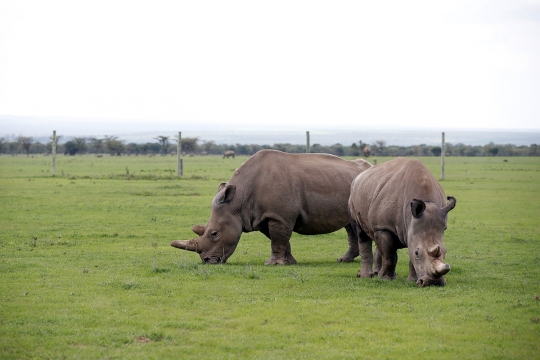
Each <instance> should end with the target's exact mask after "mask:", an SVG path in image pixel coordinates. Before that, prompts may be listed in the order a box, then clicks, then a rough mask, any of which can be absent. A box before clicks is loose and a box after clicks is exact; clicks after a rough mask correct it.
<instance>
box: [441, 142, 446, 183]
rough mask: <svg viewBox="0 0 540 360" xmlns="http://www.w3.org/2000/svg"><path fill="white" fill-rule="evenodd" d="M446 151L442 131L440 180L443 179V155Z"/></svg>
mask: <svg viewBox="0 0 540 360" xmlns="http://www.w3.org/2000/svg"><path fill="white" fill-rule="evenodd" d="M445 153H446V149H445V143H444V133H442V144H441V180H444V155H445Z"/></svg>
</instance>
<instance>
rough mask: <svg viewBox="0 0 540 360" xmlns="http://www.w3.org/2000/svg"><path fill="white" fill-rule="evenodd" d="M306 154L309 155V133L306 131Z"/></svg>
mask: <svg viewBox="0 0 540 360" xmlns="http://www.w3.org/2000/svg"><path fill="white" fill-rule="evenodd" d="M306 152H307V153H308V154H309V152H310V149H309V131H306Z"/></svg>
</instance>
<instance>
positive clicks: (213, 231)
mask: <svg viewBox="0 0 540 360" xmlns="http://www.w3.org/2000/svg"><path fill="white" fill-rule="evenodd" d="M210 236H212V238H217V236H218V232H217V230H212V232H210Z"/></svg>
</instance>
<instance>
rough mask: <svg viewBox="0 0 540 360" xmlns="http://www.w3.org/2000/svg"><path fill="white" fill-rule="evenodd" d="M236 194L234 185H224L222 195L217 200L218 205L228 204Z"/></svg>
mask: <svg viewBox="0 0 540 360" xmlns="http://www.w3.org/2000/svg"><path fill="white" fill-rule="evenodd" d="M235 192H236V185H226V186H225V188H224V189H223V190H222V194H221V196H220V197H219V199H218V202H219V203H220V204H223V203H226V202H229V201H231V200H232V199H233V197H234V193H235Z"/></svg>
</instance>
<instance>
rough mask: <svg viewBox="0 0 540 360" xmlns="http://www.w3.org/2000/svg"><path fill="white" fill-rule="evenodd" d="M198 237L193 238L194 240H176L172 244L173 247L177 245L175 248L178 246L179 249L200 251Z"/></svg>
mask: <svg viewBox="0 0 540 360" xmlns="http://www.w3.org/2000/svg"><path fill="white" fill-rule="evenodd" d="M197 245H198V244H197V239H192V240H174V241H173V242H172V243H171V246H172V247H175V248H178V249H183V250H187V251H195V252H199V251H198V250H199V247H198V246H197Z"/></svg>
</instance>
